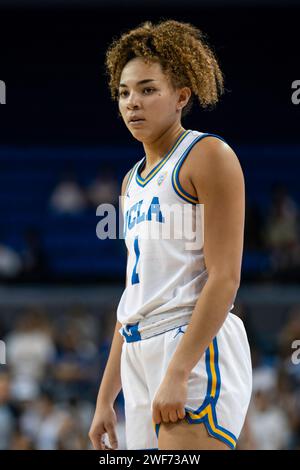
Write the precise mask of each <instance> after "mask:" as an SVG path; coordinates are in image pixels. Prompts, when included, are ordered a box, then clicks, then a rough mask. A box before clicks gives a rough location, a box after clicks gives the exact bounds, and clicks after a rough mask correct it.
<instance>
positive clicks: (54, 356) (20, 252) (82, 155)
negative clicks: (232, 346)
mask: <svg viewBox="0 0 300 470" xmlns="http://www.w3.org/2000/svg"><path fill="white" fill-rule="evenodd" d="M37 5H38V6H37ZM299 13H300V8H299V5H298V2H292V1H290V2H289V1H286V2H280V1H277V2H272V4H271V2H268V1H261V2H259V3H258V2H255V1H252V2H251V1H245V2H240V3H239V2H237V1H229V2H222V1H220V0H219V1H210V2H205V1H203V2H196V1H191V0H185V1H184V2H181V1H176V2H174V1H173V2H170V1H165V2H163V4H162V3H161V4H160V2H156V1H152V2H149V1H144V2H143V3H142V4H141V3H140V2H136V1H129V0H128V1H127V2H126V4H125V3H123V2H122V3H121V2H120V1H113V2H106V1H101V2H100V1H98V2H96V1H88V0H87V1H85V2H84V3H83V2H80V1H77V2H58V1H57V2H52V3H51V4H50V2H45V3H43V5H42V6H41V5H40V3H39V4H38V2H34V1H31V2H29V1H28V2H25V1H23V2H21V1H19V2H18V1H16V2H1V4H0V23H1V29H0V80H2V81H4V82H5V84H6V101H7V104H6V105H3V106H0V283H1V284H0V339H1V340H3V341H5V344H6V363H7V364H6V365H4V364H3V365H0V449H49V448H50V449H84V448H89V443H88V439H87V432H88V429H89V425H90V422H91V419H92V415H93V407H94V403H95V399H96V394H97V389H98V386H99V383H100V380H101V376H102V373H103V370H104V367H105V363H106V360H107V356H108V352H109V347H110V341H111V338H112V334H113V328H114V324H115V321H116V307H117V305H118V301H119V298H120V295H121V294H122V290H123V289H124V285H125V263H126V250H125V246H124V242H123V240H118V239H116V240H108V239H107V240H99V239H98V238H97V236H96V225H97V223H98V222H99V220H100V219H99V217H97V215H96V208H97V206H98V205H99V204H101V203H102V202H110V203H112V204H113V205H114V206H115V208H116V210H118V208H119V201H118V197H119V194H120V189H121V182H122V179H123V177H124V175H125V174H126V172H127V171H128V170H129V169H130V168H131V167H132V165H133V164H134V163H135V162H136V161H137V160H138V159H140V158H142V157H143V148H142V146H141V145H140V144H139V143H137V142H135V141H134V140H133V138H132V136H131V135H130V134H129V132H128V131H127V129H126V127H125V125H124V124H123V123H122V122H121V120H120V118H119V117H118V114H117V106H116V104H115V103H113V102H111V99H110V94H109V90H108V87H107V81H106V76H105V70H104V54H105V51H106V49H107V47H108V45H109V44H110V42H111V41H112V39H113V38H114V37H118V36H119V35H120V34H121V33H122V32H125V31H126V30H128V29H129V28H132V27H135V26H137V25H138V24H139V23H140V22H142V21H145V20H147V19H148V20H152V21H154V22H155V21H157V20H159V19H167V18H173V19H176V20H179V21H187V22H191V23H193V24H195V25H196V26H198V27H199V28H202V29H203V30H204V31H205V32H206V33H207V35H208V38H209V40H210V42H211V44H213V46H214V48H215V51H216V54H217V56H218V57H219V60H220V65H221V68H222V69H223V71H224V74H225V80H226V81H225V86H226V93H225V96H224V97H223V98H222V100H221V102H220V103H219V105H218V106H217V108H216V109H215V110H214V111H203V110H200V109H199V108H197V106H196V105H194V108H193V110H192V112H191V114H190V115H189V116H187V117H186V118H184V120H183V126H184V127H185V128H188V129H197V130H200V131H203V132H213V133H216V134H219V135H221V136H222V137H224V138H225V140H226V141H227V142H228V143H229V144H230V145H231V146H232V148H233V149H234V150H235V152H236V153H237V155H238V157H239V159H240V163H241V166H242V168H243V171H244V175H245V182H246V203H247V206H246V226H245V245H244V255H243V265H242V282H241V287H240V290H239V293H238V296H237V299H236V302H235V309H234V313H236V314H237V315H239V316H240V317H241V318H242V319H243V321H244V322H245V325H246V328H247V333H248V336H249V341H250V345H251V349H252V360H253V367H254V376H253V379H254V391H253V399H252V403H251V406H250V410H249V415H248V417H247V420H246V423H245V427H244V430H243V433H242V436H241V439H240V442H239V445H238V447H239V448H241V449H300V365H299V364H297V363H296V362H297V361H295V360H294V361H293V360H292V354H293V352H294V351H295V349H293V343H294V341H296V340H300V290H299V280H300V236H299V204H300V187H299V181H298V180H299V174H300V172H299V169H300V158H299V157H300V136H299V118H300V105H296V104H293V102H292V100H291V96H292V92H293V90H292V83H293V81H295V80H297V79H300V75H299V74H300V71H299V60H298V57H299V51H298V50H297V44H298V43H297V39H298V38H297V27H298V24H297V23H298V18H299ZM298 347H299V346H298ZM116 409H117V414H118V418H119V421H118V422H119V424H118V430H117V432H118V435H119V443H120V448H126V444H125V440H124V410H123V397H122V393H121V394H120V395H119V397H118V399H117V404H116Z"/></svg>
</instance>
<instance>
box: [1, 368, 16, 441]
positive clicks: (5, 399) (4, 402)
mask: <svg viewBox="0 0 300 470" xmlns="http://www.w3.org/2000/svg"><path fill="white" fill-rule="evenodd" d="M10 400H11V397H10V377H9V374H8V373H7V372H1V373H0V450H4V449H8V448H9V444H10V441H11V438H12V435H13V431H14V426H15V419H14V414H13V411H12V408H11V406H10Z"/></svg>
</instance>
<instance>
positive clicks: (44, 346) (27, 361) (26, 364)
mask: <svg viewBox="0 0 300 470" xmlns="http://www.w3.org/2000/svg"><path fill="white" fill-rule="evenodd" d="M6 348H7V351H6V352H7V358H8V362H9V365H10V367H11V370H12V375H13V380H14V381H15V387H14V389H15V393H16V394H18V393H19V392H20V393H22V390H21V389H18V387H17V384H18V381H19V380H20V378H25V380H26V379H27V383H28V381H29V382H30V380H32V381H33V382H35V381H40V380H41V379H42V378H43V375H44V371H45V368H46V366H47V365H48V364H49V363H50V361H51V359H52V357H53V356H54V344H53V341H52V337H51V330H50V326H49V322H48V320H47V318H46V317H45V316H44V315H43V313H42V312H40V311H38V310H34V309H31V310H29V311H27V312H25V313H23V314H22V316H21V317H19V319H18V321H17V323H16V327H15V329H14V330H13V331H12V332H10V333H9V334H8V335H7V337H6ZM21 383H24V382H23V381H22V380H21Z"/></svg>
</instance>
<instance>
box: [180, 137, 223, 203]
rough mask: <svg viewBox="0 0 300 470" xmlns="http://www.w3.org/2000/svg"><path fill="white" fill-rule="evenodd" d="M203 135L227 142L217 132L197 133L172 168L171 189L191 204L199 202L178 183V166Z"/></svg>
mask: <svg viewBox="0 0 300 470" xmlns="http://www.w3.org/2000/svg"><path fill="white" fill-rule="evenodd" d="M204 137H216V138H218V139H220V140H222V141H223V142H225V143H227V142H226V141H225V140H224V139H223V138H222V137H220V136H219V135H217V134H210V133H205V134H203V135H199V136H198V137H196V139H195V140H194V141H193V142H192V143H191V144H190V145H189V147H188V148H187V149H186V150H185V152H184V153H183V154H182V156H181V157H180V159H179V160H178V162H177V163H176V165H175V167H174V169H173V172H172V186H173V189H174V191H175V192H176V194H178V196H179V197H180V198H181V199H183V200H184V201H186V202H189V203H191V204H194V205H196V204H199V201H198V198H197V197H195V196H192V195H191V194H189V193H188V192H187V191H186V190H185V189H184V188H183V187H182V186H181V184H180V181H179V172H180V168H181V166H182V164H183V162H184V161H185V159H186V158H187V156H188V154H189V152H190V151H191V149H192V148H193V147H194V145H195V144H196V143H197V142H199V141H200V140H202V139H204Z"/></svg>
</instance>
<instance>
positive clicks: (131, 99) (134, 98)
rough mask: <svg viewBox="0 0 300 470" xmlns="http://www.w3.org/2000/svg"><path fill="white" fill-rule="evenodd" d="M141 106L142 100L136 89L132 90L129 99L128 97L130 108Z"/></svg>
mask: <svg viewBox="0 0 300 470" xmlns="http://www.w3.org/2000/svg"><path fill="white" fill-rule="evenodd" d="M139 106H140V102H139V99H138V96H137V94H136V93H134V91H132V92H131V93H130V94H129V96H128V99H127V107H128V108H129V109H136V108H138V107H139Z"/></svg>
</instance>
